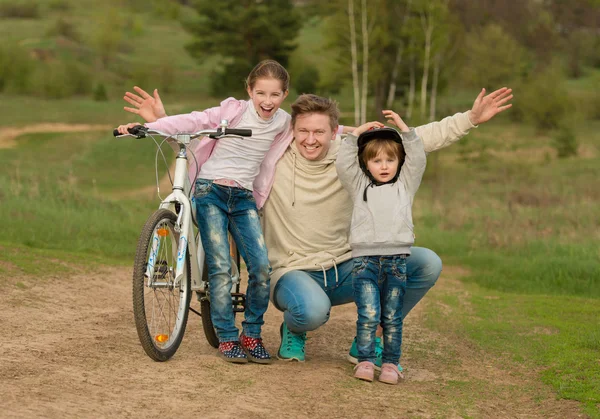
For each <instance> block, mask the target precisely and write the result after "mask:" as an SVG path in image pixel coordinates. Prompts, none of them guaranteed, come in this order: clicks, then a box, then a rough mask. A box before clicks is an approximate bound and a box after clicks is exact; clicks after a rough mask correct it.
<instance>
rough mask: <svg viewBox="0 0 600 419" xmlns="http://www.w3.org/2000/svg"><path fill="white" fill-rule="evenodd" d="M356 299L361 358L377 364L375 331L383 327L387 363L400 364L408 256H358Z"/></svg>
mask: <svg viewBox="0 0 600 419" xmlns="http://www.w3.org/2000/svg"><path fill="white" fill-rule="evenodd" d="M352 285H353V287H354V300H355V302H356V308H357V311H358V320H357V321H356V349H357V350H358V361H359V362H362V361H370V362H372V363H375V361H376V358H377V356H376V355H375V332H376V331H377V326H378V325H380V324H381V326H382V328H383V353H382V357H381V361H382V363H383V364H387V363H389V364H393V365H396V364H398V362H399V361H400V354H401V348H402V320H403V319H402V305H403V303H404V294H405V291H406V256H405V255H393V256H364V257H357V258H354V269H353V270H352Z"/></svg>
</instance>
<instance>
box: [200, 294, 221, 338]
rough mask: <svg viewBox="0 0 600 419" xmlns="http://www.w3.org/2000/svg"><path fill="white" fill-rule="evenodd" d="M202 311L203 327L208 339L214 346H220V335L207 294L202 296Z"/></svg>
mask: <svg viewBox="0 0 600 419" xmlns="http://www.w3.org/2000/svg"><path fill="white" fill-rule="evenodd" d="M200 313H201V314H202V329H204V336H205V337H206V341H207V342H208V344H209V345H210V346H212V347H213V348H218V347H219V337H218V336H217V331H216V330H215V326H214V325H213V322H212V319H211V317H210V300H209V299H208V298H206V297H205V296H202V297H201V298H200Z"/></svg>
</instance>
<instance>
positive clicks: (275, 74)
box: [246, 60, 290, 92]
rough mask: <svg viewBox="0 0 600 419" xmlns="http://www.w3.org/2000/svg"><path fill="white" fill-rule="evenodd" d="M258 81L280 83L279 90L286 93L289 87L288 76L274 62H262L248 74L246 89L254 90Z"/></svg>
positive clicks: (283, 69) (280, 66) (281, 67)
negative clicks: (269, 80) (272, 80)
mask: <svg viewBox="0 0 600 419" xmlns="http://www.w3.org/2000/svg"><path fill="white" fill-rule="evenodd" d="M258 79H275V80H279V81H280V82H281V89H282V90H283V91H284V92H287V91H288V90H289V87H290V75H289V74H288V72H287V70H286V69H285V68H284V67H283V66H282V65H281V64H279V63H278V62H277V61H275V60H263V61H261V62H260V63H258V64H257V65H256V67H254V68H253V69H252V71H251V72H250V74H248V78H247V79H246V87H248V88H249V89H254V85H255V84H256V80H258Z"/></svg>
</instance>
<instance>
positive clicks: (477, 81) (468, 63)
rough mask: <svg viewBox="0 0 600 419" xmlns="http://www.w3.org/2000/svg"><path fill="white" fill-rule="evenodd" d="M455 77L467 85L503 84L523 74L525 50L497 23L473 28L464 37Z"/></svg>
mask: <svg viewBox="0 0 600 419" xmlns="http://www.w3.org/2000/svg"><path fill="white" fill-rule="evenodd" d="M463 55H464V63H463V66H462V67H461V71H460V73H459V74H458V78H459V79H460V80H462V81H463V83H464V84H465V85H467V86H472V87H477V88H481V87H487V88H492V87H494V86H500V85H506V84H508V83H509V82H511V81H515V80H519V79H520V78H521V77H523V76H524V74H525V72H526V68H527V61H528V58H527V51H526V50H525V48H523V47H522V46H521V45H519V43H518V42H517V41H516V40H515V39H514V38H513V37H512V36H510V35H509V34H508V33H506V32H505V31H504V29H502V27H501V26H499V25H497V24H493V23H492V24H488V25H487V26H485V27H483V28H481V29H479V30H474V31H472V32H471V35H470V36H468V37H467V38H466V41H465V47H464V50H463Z"/></svg>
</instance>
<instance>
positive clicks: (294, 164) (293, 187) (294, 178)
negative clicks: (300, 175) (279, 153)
mask: <svg viewBox="0 0 600 419" xmlns="http://www.w3.org/2000/svg"><path fill="white" fill-rule="evenodd" d="M292 156H294V157H293V159H294V162H293V164H292V167H293V169H292V207H293V206H294V205H295V204H296V153H292Z"/></svg>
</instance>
